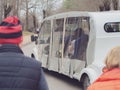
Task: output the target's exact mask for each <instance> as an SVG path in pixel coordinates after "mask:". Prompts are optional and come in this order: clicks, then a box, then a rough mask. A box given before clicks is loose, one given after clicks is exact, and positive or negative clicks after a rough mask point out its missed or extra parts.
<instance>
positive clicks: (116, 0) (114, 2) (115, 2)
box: [112, 0, 119, 10]
mask: <svg viewBox="0 0 120 90" xmlns="http://www.w3.org/2000/svg"><path fill="white" fill-rule="evenodd" d="M112 5H113V9H114V10H118V9H119V7H118V6H119V0H112Z"/></svg>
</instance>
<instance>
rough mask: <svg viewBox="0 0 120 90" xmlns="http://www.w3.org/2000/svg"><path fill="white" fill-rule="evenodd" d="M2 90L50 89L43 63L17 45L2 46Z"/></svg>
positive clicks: (0, 69)
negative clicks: (25, 53)
mask: <svg viewBox="0 0 120 90" xmlns="http://www.w3.org/2000/svg"><path fill="white" fill-rule="evenodd" d="M0 90H48V86H47V83H46V80H45V77H44V74H43V71H42V68H41V64H40V63H39V62H38V61H36V60H35V59H33V58H29V57H26V56H24V54H23V52H22V50H21V49H20V48H19V47H18V46H16V45H11V44H5V45H2V46H0Z"/></svg>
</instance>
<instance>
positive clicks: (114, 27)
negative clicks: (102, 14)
mask: <svg viewBox="0 0 120 90" xmlns="http://www.w3.org/2000/svg"><path fill="white" fill-rule="evenodd" d="M104 29H105V31H106V32H108V33H109V32H120V22H108V23H106V24H105V25H104Z"/></svg>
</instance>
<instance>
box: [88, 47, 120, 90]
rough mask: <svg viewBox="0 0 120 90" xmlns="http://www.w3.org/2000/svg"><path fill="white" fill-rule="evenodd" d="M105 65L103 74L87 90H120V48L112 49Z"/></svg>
mask: <svg viewBox="0 0 120 90" xmlns="http://www.w3.org/2000/svg"><path fill="white" fill-rule="evenodd" d="M105 65H106V67H104V68H103V74H102V75H101V76H100V77H99V78H98V79H97V80H96V81H95V82H94V83H93V84H91V85H90V86H89V87H88V89H87V90H120V46H117V47H114V48H113V49H111V51H110V52H109V53H108V55H107V57H106V59H105Z"/></svg>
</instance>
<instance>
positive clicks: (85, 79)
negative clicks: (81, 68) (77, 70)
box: [83, 75, 90, 90]
mask: <svg viewBox="0 0 120 90" xmlns="http://www.w3.org/2000/svg"><path fill="white" fill-rule="evenodd" d="M89 85H90V79H89V77H88V76H87V75H85V76H84V78H83V90H87V88H88V86H89Z"/></svg>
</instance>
